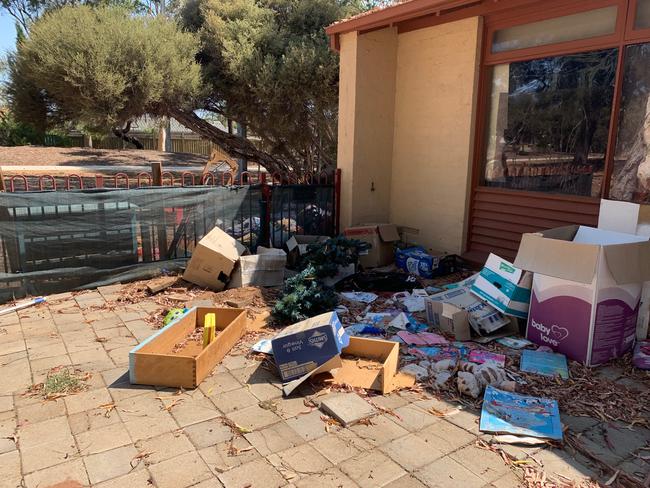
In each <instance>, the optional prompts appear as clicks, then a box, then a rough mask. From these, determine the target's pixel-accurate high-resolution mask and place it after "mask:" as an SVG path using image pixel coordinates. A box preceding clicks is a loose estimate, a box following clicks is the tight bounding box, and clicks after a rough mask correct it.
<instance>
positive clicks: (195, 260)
mask: <svg viewBox="0 0 650 488" xmlns="http://www.w3.org/2000/svg"><path fill="white" fill-rule="evenodd" d="M245 252H246V248H245V247H244V246H243V245H242V244H241V243H240V242H239V241H237V240H235V239H233V238H232V237H231V236H229V235H228V234H226V233H225V232H224V231H222V230H221V229H220V228H219V227H215V228H214V229H212V230H211V231H210V232H209V233H208V234H207V235H206V236H205V237H204V238H203V239H201V240H200V241H199V243H198V244H197V246H196V249H194V252H193V253H192V259H190V262H189V263H187V268H186V269H185V273H184V274H183V279H184V280H186V281H189V282H190V283H194V284H195V285H199V286H203V287H205V288H210V289H212V290H215V291H221V290H223V289H224V288H225V287H226V285H227V284H228V281H229V280H230V274H231V273H232V270H233V269H234V267H235V263H237V261H238V260H239V257H240V256H241V255H242V254H244V253H245Z"/></svg>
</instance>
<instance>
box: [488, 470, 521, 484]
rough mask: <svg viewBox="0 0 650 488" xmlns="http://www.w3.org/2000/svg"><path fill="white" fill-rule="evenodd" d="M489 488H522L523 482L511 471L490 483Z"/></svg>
mask: <svg viewBox="0 0 650 488" xmlns="http://www.w3.org/2000/svg"><path fill="white" fill-rule="evenodd" d="M488 486H489V488H512V487H513V486H522V482H521V479H519V478H518V477H517V475H515V474H514V473H513V472H512V471H510V472H508V473H507V474H505V475H504V476H502V477H501V478H499V479H498V480H495V481H493V482H492V483H490V484H489V485H488Z"/></svg>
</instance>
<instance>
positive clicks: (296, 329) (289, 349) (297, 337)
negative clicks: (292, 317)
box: [271, 312, 350, 381]
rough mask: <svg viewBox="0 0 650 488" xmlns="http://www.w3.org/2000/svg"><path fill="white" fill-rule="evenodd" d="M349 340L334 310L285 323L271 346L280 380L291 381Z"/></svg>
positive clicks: (331, 355)
mask: <svg viewBox="0 0 650 488" xmlns="http://www.w3.org/2000/svg"><path fill="white" fill-rule="evenodd" d="M349 341H350V336H349V335H348V334H347V332H345V329H344V328H343V325H342V324H341V321H340V320H339V318H338V316H337V315H336V312H328V313H324V314H321V315H317V316H316V317H312V318H310V319H307V320H303V321H302V322H297V323H295V324H293V325H290V326H288V327H286V328H285V329H284V330H283V331H282V332H280V333H279V334H278V335H276V336H275V337H274V338H273V340H272V341H271V347H272V348H273V357H274V359H275V364H276V365H277V367H278V371H279V372H280V377H281V378H282V381H291V380H293V379H296V378H300V377H301V376H304V375H305V374H307V373H309V372H311V371H313V370H314V369H316V368H318V367H319V366H321V365H323V364H325V363H326V362H327V361H329V360H330V359H332V358H333V357H334V356H337V355H338V354H340V353H341V350H342V349H343V348H344V347H346V346H347V345H348V344H349Z"/></svg>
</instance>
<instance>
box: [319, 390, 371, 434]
mask: <svg viewBox="0 0 650 488" xmlns="http://www.w3.org/2000/svg"><path fill="white" fill-rule="evenodd" d="M320 409H321V410H322V411H323V412H325V413H326V414H327V415H330V416H332V417H334V418H335V419H336V420H338V421H339V422H340V423H341V425H343V427H349V426H352V425H354V424H357V423H359V422H361V421H362V420H364V419H367V418H370V417H372V416H373V415H376V414H378V413H379V411H378V410H377V409H376V408H375V407H373V406H372V405H371V404H370V403H368V402H367V401H365V400H364V399H362V398H361V397H360V396H359V395H357V394H356V393H337V394H332V395H328V396H326V397H325V398H323V399H322V400H321V403H320Z"/></svg>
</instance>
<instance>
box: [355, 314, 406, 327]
mask: <svg viewBox="0 0 650 488" xmlns="http://www.w3.org/2000/svg"><path fill="white" fill-rule="evenodd" d="M366 317H367V315H366ZM410 323H411V321H410V320H409V318H408V315H406V314H405V313H404V312H400V313H398V314H397V315H396V316H395V317H393V318H392V319H391V320H390V322H388V328H389V329H401V330H406V328H407V327H408V325H409V324H410Z"/></svg>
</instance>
